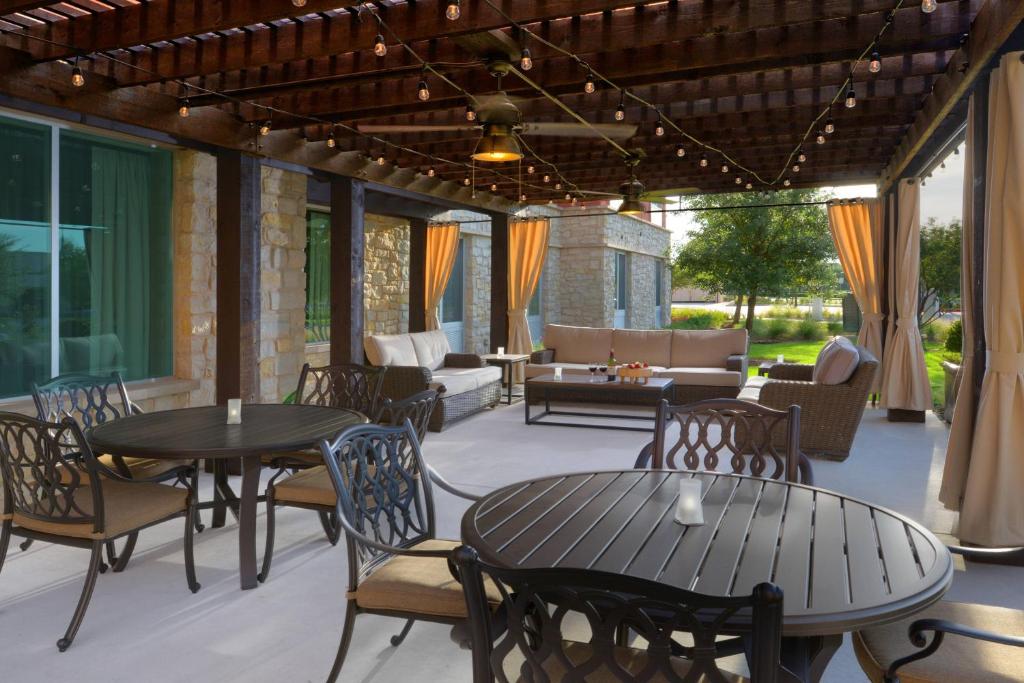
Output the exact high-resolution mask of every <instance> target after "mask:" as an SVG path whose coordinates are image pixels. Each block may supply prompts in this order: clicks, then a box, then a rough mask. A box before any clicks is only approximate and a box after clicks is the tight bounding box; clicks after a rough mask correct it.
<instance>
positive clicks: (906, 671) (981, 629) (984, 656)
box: [853, 546, 1024, 683]
mask: <svg viewBox="0 0 1024 683" xmlns="http://www.w3.org/2000/svg"><path fill="white" fill-rule="evenodd" d="M949 550H950V551H951V552H953V553H955V554H957V555H963V556H964V557H965V558H966V559H968V560H971V559H974V560H980V561H989V562H991V561H993V560H996V559H998V558H1003V561H1005V560H1006V559H1009V560H1010V561H1012V562H1014V563H1016V564H1020V562H1021V560H1022V559H1024V552H1022V549H1021V548H1008V549H983V548H964V547H960V546H950V548H949ZM929 633H930V634H931V641H930V642H929V640H928V634H929ZM947 635H948V636H950V637H949V638H947V637H946V636H947ZM853 650H854V652H855V653H856V655H857V661H858V662H859V663H860V667H861V669H863V671H864V673H865V674H866V675H867V677H868V679H869V680H870V681H871V683H944V682H945V681H964V682H966V681H970V682H971V683H1006V682H1008V681H1024V610H1017V609H1008V608H1005V607H994V606H991V605H978V604H971V603H963V602H950V601H946V600H941V601H939V602H937V603H936V604H934V605H932V606H931V607H929V608H928V609H926V610H925V611H923V612H919V613H918V614H915V615H914V616H913V617H910V618H908V619H904V620H902V621H897V622H894V623H891V624H886V625H884V626H878V627H875V628H870V629H866V630H864V631H858V632H856V633H854V634H853Z"/></svg>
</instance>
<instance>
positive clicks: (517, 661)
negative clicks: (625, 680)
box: [502, 640, 748, 683]
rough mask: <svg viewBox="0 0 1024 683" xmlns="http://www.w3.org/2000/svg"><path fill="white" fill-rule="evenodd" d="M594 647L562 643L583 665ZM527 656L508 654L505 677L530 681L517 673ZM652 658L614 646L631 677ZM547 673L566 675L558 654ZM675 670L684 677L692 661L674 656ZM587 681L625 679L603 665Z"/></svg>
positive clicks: (733, 681) (740, 682)
mask: <svg viewBox="0 0 1024 683" xmlns="http://www.w3.org/2000/svg"><path fill="white" fill-rule="evenodd" d="M593 651H594V650H593V646H592V645H590V644H588V643H577V642H574V641H571V640H567V641H564V642H563V643H562V652H563V653H565V656H566V658H568V660H569V661H570V662H572V663H573V664H574V665H577V666H579V665H581V664H583V663H584V662H587V661H588V660H589V659H591V658H592V657H593ZM523 661H524V659H523V656H522V654H521V653H520V651H519V649H518V648H517V649H515V650H513V651H512V652H510V653H509V655H508V656H507V657H506V658H505V660H504V661H503V662H502V665H503V666H502V669H503V670H504V671H505V673H506V676H507V677H508V679H509V680H515V681H519V682H521V683H525V681H526V680H527V679H526V678H524V677H523V676H522V675H521V674H518V672H520V671H521V669H520V666H521V664H522V663H523ZM649 661H650V657H649V656H648V655H647V652H645V651H644V650H638V649H635V648H631V647H616V648H615V663H616V664H617V665H618V666H620V667H621V668H622V669H623V670H624V671H625V672H627V673H628V674H630V675H631V676H637V675H638V674H640V673H641V672H642V671H643V670H644V668H645V667H646V666H647V665H648V662H649ZM543 667H544V672H545V673H546V674H547V675H548V677H549V678H550V680H551V681H552V683H558V681H561V680H563V679H564V678H565V676H566V673H567V672H566V671H565V667H564V666H562V663H561V662H560V661H559V660H558V658H557V657H555V656H550V657H548V658H547V660H545V661H544V663H543ZM672 669H673V671H674V672H675V674H676V675H677V676H679V677H680V678H685V677H686V674H687V672H689V670H690V662H688V661H687V660H685V659H682V658H678V657H673V658H672ZM721 671H722V675H723V676H724V678H723V679H722V680H725V681H726V682H727V683H744V682H745V681H747V680H748V679H746V678H745V677H743V676H738V675H736V674H734V673H732V672H731V671H726V670H724V669H722V670H721ZM644 680H645V681H650V682H651V683H668V681H669V680H670V679H668V678H666V677H665V676H664V675H656V676H652V677H651V678H645V679H644ZM711 680H715V681H717V680H719V679H717V678H716V679H711V678H708V677H707V676H700V677H698V678H696V679H694V681H695V683H709V681H711ZM586 681H587V683H621V681H622V679H621V678H619V677H618V676H616V675H615V673H612V672H611V671H610V670H609V669H608V668H607V667H603V666H602V667H601V668H599V669H597V670H595V671H592V672H590V673H588V674H587V675H586Z"/></svg>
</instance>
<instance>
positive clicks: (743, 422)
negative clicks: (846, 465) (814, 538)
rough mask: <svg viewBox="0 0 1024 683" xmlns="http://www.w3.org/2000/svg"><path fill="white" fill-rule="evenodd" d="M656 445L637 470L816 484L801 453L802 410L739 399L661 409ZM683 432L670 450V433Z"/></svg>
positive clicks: (647, 451)
mask: <svg viewBox="0 0 1024 683" xmlns="http://www.w3.org/2000/svg"><path fill="white" fill-rule="evenodd" d="M656 424H657V425H658V426H659V428H658V429H656V430H655V434H654V441H651V442H650V443H648V444H647V445H646V446H644V447H643V449H642V450H641V451H640V455H639V456H637V459H636V462H635V463H634V464H633V467H634V468H636V469H646V468H648V467H654V468H657V469H661V468H668V469H680V470H701V469H704V470H709V471H722V466H725V468H726V470H727V471H732V472H733V473H735V474H750V475H752V476H755V477H765V478H768V479H785V480H786V481H790V482H797V483H802V484H808V485H810V484H813V483H814V474H813V471H812V468H811V462H810V460H808V459H807V456H805V455H804V454H803V453H802V452H801V451H800V408H799V407H798V406H789V407H788V408H787V409H786V410H773V409H771V408H766V407H764V406H761V405H758V404H756V403H751V402H749V401H740V400H738V399H708V400H706V401H697V402H696V403H689V404H686V405H671V404H669V402H668V401H662V402H661V403H660V404H659V405H658V414H657V422H656ZM673 425H675V426H676V427H678V428H679V434H678V435H677V437H676V441H675V443H673V444H670V443H669V441H670V439H669V436H668V431H669V428H670V427H671V426H673Z"/></svg>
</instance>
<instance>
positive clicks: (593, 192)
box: [577, 190, 622, 199]
mask: <svg viewBox="0 0 1024 683" xmlns="http://www.w3.org/2000/svg"><path fill="white" fill-rule="evenodd" d="M577 192H578V193H579V194H585V195H592V196H594V197H614V198H615V199H622V195H621V194H619V193H617V192H598V191H597V190H577Z"/></svg>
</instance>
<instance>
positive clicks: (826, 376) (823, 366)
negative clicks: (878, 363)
mask: <svg viewBox="0 0 1024 683" xmlns="http://www.w3.org/2000/svg"><path fill="white" fill-rule="evenodd" d="M859 363H860V352H859V351H857V347H856V346H854V345H853V342H851V341H850V340H849V339H847V338H846V337H833V338H832V339H831V341H829V342H828V343H827V344H825V345H824V346H823V347H821V351H819V352H818V358H817V359H816V360H815V361H814V370H813V371H812V373H811V381H812V382H817V383H819V384H830V385H835V384H842V383H843V382H845V381H846V380H848V379H850V377H852V376H853V373H854V371H855V370H856V369H857V365H858V364H859Z"/></svg>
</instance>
